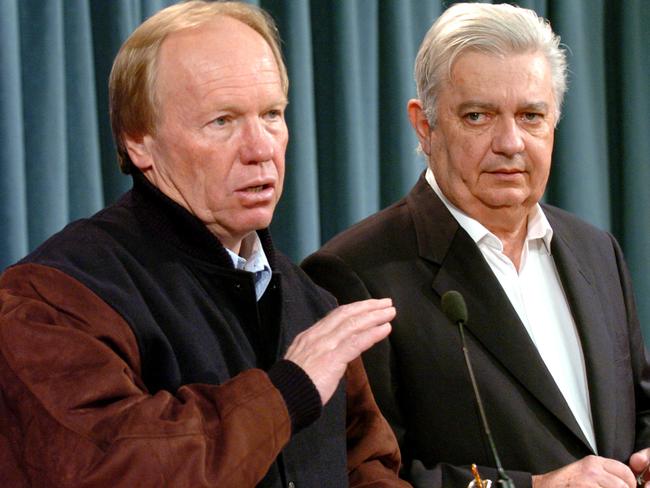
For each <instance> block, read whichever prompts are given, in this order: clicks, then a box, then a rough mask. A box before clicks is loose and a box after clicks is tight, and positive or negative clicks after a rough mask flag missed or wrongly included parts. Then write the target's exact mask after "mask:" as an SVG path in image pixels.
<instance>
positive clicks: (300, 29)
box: [0, 0, 650, 338]
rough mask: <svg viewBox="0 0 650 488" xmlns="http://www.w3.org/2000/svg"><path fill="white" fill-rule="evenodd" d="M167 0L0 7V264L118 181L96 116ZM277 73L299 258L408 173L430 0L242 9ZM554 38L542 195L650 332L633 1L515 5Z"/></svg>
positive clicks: (280, 238) (649, 205)
mask: <svg viewBox="0 0 650 488" xmlns="http://www.w3.org/2000/svg"><path fill="white" fill-rule="evenodd" d="M171 3H173V2H172V1H171V0H112V1H94V0H23V1H19V0H2V1H0V63H1V64H0V66H2V69H1V71H0V138H1V141H2V143H1V144H0V170H1V171H2V175H3V178H2V180H0V181H1V182H0V208H1V210H0V215H1V218H0V267H2V268H4V267H5V266H7V265H9V264H11V263H13V262H15V261H16V260H18V259H20V258H21V257H22V256H23V255H25V254H26V253H27V252H29V251H30V250H32V249H34V248H35V247H36V246H37V245H38V244H39V243H40V242H42V241H43V240H44V239H46V238H47V237H48V236H50V235H51V234H53V233H54V232H56V231H57V230H59V229H60V228H61V227H62V226H63V225H65V224H66V223H67V222H69V221H70V220H73V219H77V218H80V217H84V216H88V215H91V214H92V213H94V212H96V211H97V210H98V209H100V208H101V207H103V206H104V205H106V204H109V203H111V202H113V201H115V200H116V199H117V198H118V197H119V195H121V194H122V193H123V192H124V191H125V190H127V189H128V188H129V187H130V179H129V178H128V177H125V176H123V175H121V174H120V172H119V170H118V167H117V162H116V156H115V149H114V146H113V141H112V136H111V131H110V124H109V119H108V107H107V106H108V99H107V87H108V75H109V72H110V68H111V64H112V61H113V58H114V56H115V54H116V53H117V50H118V49H119V46H120V45H121V43H122V42H123V40H124V39H125V38H126V37H127V36H128V35H129V34H130V32H131V31H132V30H133V29H134V28H135V27H136V26H137V25H138V24H139V23H140V22H141V21H142V20H143V19H145V18H146V17H148V16H149V15H151V14H152V13H154V12H156V11H158V10H159V9H161V8H163V7H165V6H167V5H169V4H171ZM255 3H256V4H259V5H261V6H262V7H264V8H266V9H267V10H269V12H270V13H271V14H272V15H273V17H274V18H275V19H276V21H277V23H278V26H279V29H280V33H281V36H282V38H283V51H284V55H285V59H286V62H287V66H288V69H289V76H290V80H291V85H290V94H289V99H290V103H289V106H288V108H287V121H288V125H289V128H290V142H289V147H288V151H287V175H286V181H285V190H284V196H283V199H282V201H281V203H280V206H279V208H278V212H277V213H276V218H275V220H274V222H273V224H272V230H273V235H274V238H275V240H276V243H277V245H278V247H280V248H281V249H283V250H284V251H285V252H286V253H287V254H289V256H291V258H292V259H294V260H296V261H299V260H300V259H301V258H302V257H304V256H305V255H307V254H308V253H310V252H312V251H314V250H315V249H316V248H318V247H319V245H320V244H321V243H322V242H324V241H325V240H327V239H329V238H330V237H332V236H333V235H335V234H336V233H338V232H340V231H341V230H343V229H345V228H347V227H348V226H350V225H352V224H353V223H355V222H357V221H358V220H360V219H362V218H363V217H365V216H367V215H369V214H371V213H373V212H375V211H377V210H379V209H380V208H383V207H385V206H387V205H389V204H390V203H392V202H394V201H395V200H397V199H399V198H400V197H401V196H403V195H404V194H405V193H406V192H407V191H408V190H409V188H410V187H411V186H412V184H413V183H414V182H415V180H416V178H417V176H418V175H419V173H420V172H421V171H422V169H423V168H424V166H425V165H424V161H423V159H422V157H421V156H419V155H418V154H417V153H416V151H415V148H416V145H417V140H416V138H415V135H414V133H413V131H412V129H411V127H410V125H409V123H408V118H407V115H406V103H407V101H408V100H409V99H410V98H412V97H414V96H415V83H414V81H413V73H412V72H413V61H414V58H415V55H416V52H417V49H418V47H419V44H420V42H421V40H422V38H423V36H424V34H425V32H426V31H427V30H428V28H429V27H430V25H431V23H432V22H433V21H434V20H435V18H436V17H437V16H438V15H440V13H441V12H442V11H443V10H444V9H445V8H446V7H447V6H448V5H449V4H450V3H452V2H449V1H442V0H257V1H256V2H255ZM517 3H518V4H519V5H521V6H524V7H528V8H533V9H534V10H536V11H537V12H538V13H539V14H540V15H542V16H544V17H547V18H549V19H550V21H551V24H552V25H553V28H554V30H555V31H556V32H557V33H559V34H560V35H561V37H562V41H563V43H564V44H565V45H567V46H568V48H569V50H570V53H569V63H570V80H569V91H568V94H567V98H566V103H565V106H564V112H563V117H562V120H561V121H560V123H559V125H558V128H557V132H556V144H555V150H554V154H553V168H552V171H551V178H550V182H549V187H548V191H547V193H546V195H545V201H547V202H549V203H552V204H555V205H558V206H560V207H562V208H565V209H567V210H569V211H571V212H574V213H576V214H578V215H580V216H581V217H583V218H584V219H586V220H588V221H590V222H592V223H593V224H594V225H597V226H598V227H601V228H603V229H606V230H609V231H611V232H612V233H613V234H614V235H615V236H616V237H617V238H618V239H619V241H620V242H621V244H622V246H623V249H624V251H625V253H626V257H627V260H628V263H629V265H630V269H631V272H632V277H633V280H634V283H635V287H636V296H637V302H638V305H639V310H640V316H641V320H642V326H643V327H644V330H645V331H646V336H648V337H649V338H650V300H649V299H648V295H649V294H650V260H649V259H648V252H649V251H648V249H650V192H648V190H647V186H648V184H649V183H650V156H648V154H650V142H649V139H650V122H649V119H648V117H647V114H648V113H650V95H649V94H648V91H649V90H648V88H649V85H650V54H649V52H648V51H649V47H648V46H650V29H649V28H648V26H649V25H650V2H648V1H646V0H621V1H619V2H610V1H606V0H572V1H566V0H520V1H519V2H517Z"/></svg>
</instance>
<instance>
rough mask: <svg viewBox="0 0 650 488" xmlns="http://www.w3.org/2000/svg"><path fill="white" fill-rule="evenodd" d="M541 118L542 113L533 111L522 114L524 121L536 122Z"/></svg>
mask: <svg viewBox="0 0 650 488" xmlns="http://www.w3.org/2000/svg"><path fill="white" fill-rule="evenodd" d="M542 118H543V115H542V114H538V113H535V112H526V113H525V114H524V120H526V122H537V121H538V120H540V119H542Z"/></svg>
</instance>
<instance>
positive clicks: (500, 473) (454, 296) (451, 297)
mask: <svg viewBox="0 0 650 488" xmlns="http://www.w3.org/2000/svg"><path fill="white" fill-rule="evenodd" d="M442 311H443V313H444V314H445V315H446V316H447V318H448V319H449V320H451V321H452V322H453V323H454V324H457V325H458V330H459V331H460V340H461V345H462V347H463V355H464V356H465V365H466V366H467V371H468V372H469V378H470V380H471V382H472V389H473V390H474V399H475V400H476V405H477V406H478V411H479V413H480V415H481V422H482V424H483V432H484V433H485V437H487V440H488V443H489V444H490V451H492V456H493V457H494V463H495V464H496V468H497V485H498V486H500V487H502V488H515V483H514V482H513V481H512V479H510V477H509V476H508V475H507V473H506V472H505V470H504V469H503V466H501V459H499V454H498V453H497V447H496V445H495V444H494V439H492V432H491V431H490V425H489V424H488V420H487V416H486V415H485V409H484V408H483V401H482V400H481V395H480V394H479V391H478V385H477V384H476V378H475V377H474V369H473V368H472V362H471V361H470V358H469V351H468V350H467V344H466V342H465V323H466V322H467V305H465V299H464V298H463V295H461V294H460V293H459V292H457V291H455V290H450V291H448V292H446V293H445V294H444V295H442Z"/></svg>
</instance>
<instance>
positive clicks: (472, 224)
mask: <svg viewBox="0 0 650 488" xmlns="http://www.w3.org/2000/svg"><path fill="white" fill-rule="evenodd" d="M425 178H426V180H427V183H429V185H430V186H431V189H432V190H433V191H434V192H435V194H436V195H438V198H440V200H442V203H444V205H445V207H447V209H448V210H449V212H450V213H451V215H452V216H453V217H454V218H455V219H456V221H457V222H458V224H459V225H460V226H461V227H462V228H463V229H465V231H466V232H467V233H468V234H469V236H470V237H471V238H472V240H473V241H474V242H476V243H477V244H479V243H480V242H486V243H487V244H488V245H490V244H492V245H494V246H495V247H498V248H499V250H501V251H502V250H503V244H502V242H501V239H499V238H498V237H497V236H496V235H494V234H493V233H492V232H490V231H489V230H488V229H487V228H486V227H485V226H484V225H483V224H481V223H480V222H479V221H478V220H476V219H473V218H472V217H470V216H469V215H467V214H466V213H465V212H463V211H462V210H461V209H459V208H458V207H456V206H455V205H454V204H453V203H451V202H450V201H449V200H448V199H447V197H446V196H445V195H444V194H443V193H442V190H441V189H440V187H439V186H438V182H437V181H436V177H435V176H434V174H433V171H431V168H427V171H426V175H425ZM534 239H542V242H543V243H544V247H545V248H546V252H547V253H548V254H550V253H551V240H552V239H553V229H552V228H551V224H550V223H549V222H548V219H547V218H546V215H544V211H543V210H542V207H541V206H540V205H539V203H537V204H535V206H534V207H533V209H532V211H531V212H530V214H529V215H528V228H527V231H526V241H531V240H534Z"/></svg>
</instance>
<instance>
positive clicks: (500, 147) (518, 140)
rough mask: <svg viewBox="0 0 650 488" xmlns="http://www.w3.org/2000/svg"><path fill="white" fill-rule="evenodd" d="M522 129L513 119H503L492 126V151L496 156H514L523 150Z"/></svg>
mask: <svg viewBox="0 0 650 488" xmlns="http://www.w3.org/2000/svg"><path fill="white" fill-rule="evenodd" d="M522 131H523V129H522V128H521V127H519V125H518V124H517V121H516V120H515V119H514V117H503V118H501V119H500V120H498V121H497V123H496V125H495V126H494V134H493V136H492V151H493V152H494V153H497V154H503V155H506V156H514V155H515V154H518V153H520V152H522V151H523V150H524V148H525V144H524V138H523V134H522Z"/></svg>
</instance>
